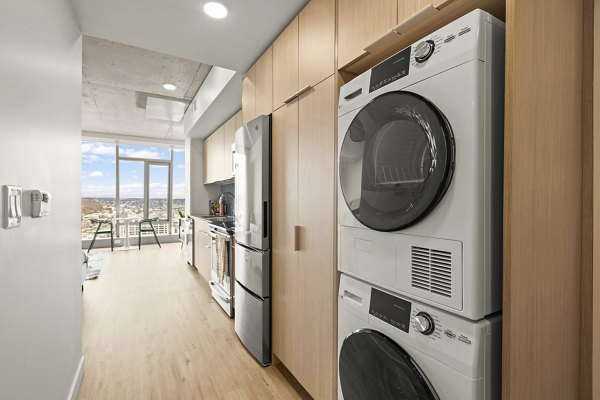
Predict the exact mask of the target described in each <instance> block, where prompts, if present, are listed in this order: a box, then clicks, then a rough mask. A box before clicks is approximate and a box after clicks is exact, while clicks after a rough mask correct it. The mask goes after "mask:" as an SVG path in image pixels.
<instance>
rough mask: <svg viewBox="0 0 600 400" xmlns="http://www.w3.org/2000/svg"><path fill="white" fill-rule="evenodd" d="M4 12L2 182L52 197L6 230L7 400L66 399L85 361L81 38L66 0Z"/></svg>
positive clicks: (2, 366) (0, 267)
mask: <svg viewBox="0 0 600 400" xmlns="http://www.w3.org/2000/svg"><path fill="white" fill-rule="evenodd" d="M0 10H1V11H0V185H4V184H13V185H19V186H22V187H23V189H24V190H31V189H43V190H47V191H49V192H50V193H51V194H52V196H53V197H52V215H51V216H49V217H46V218H39V219H35V220H34V219H32V218H31V217H27V218H24V220H23V224H22V226H20V227H18V228H16V229H10V230H5V229H2V228H0V399H18V400H23V399H32V400H33V399H36V400H37V399H48V400H54V399H57V400H58V399H60V400H64V399H67V398H68V396H69V393H70V390H71V387H72V384H73V382H74V378H75V377H76V376H77V371H78V366H79V365H80V363H81V362H82V352H81V269H80V268H81V267H80V254H81V241H80V232H79V230H80V227H79V223H80V207H81V206H80V196H81V195H80V192H81V189H80V186H81V183H80V179H81V177H80V175H81V160H80V158H81V156H80V153H81V35H80V33H79V28H78V26H77V24H76V22H75V19H74V16H73V13H72V10H71V7H70V5H69V3H68V2H67V1H66V0H0ZM0 203H1V201H0ZM1 206H2V204H0V210H1V209H2V208H1ZM0 214H1V211H0Z"/></svg>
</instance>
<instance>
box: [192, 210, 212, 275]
mask: <svg viewBox="0 0 600 400" xmlns="http://www.w3.org/2000/svg"><path fill="white" fill-rule="evenodd" d="M194 220H195V221H197V219H194ZM210 245H211V242H210V235H209V234H208V233H206V232H203V231H202V230H201V229H199V228H194V266H195V267H196V269H197V270H198V272H199V273H200V275H202V277H203V278H204V279H205V280H206V281H207V282H208V281H210V262H211V259H210V257H211V248H210Z"/></svg>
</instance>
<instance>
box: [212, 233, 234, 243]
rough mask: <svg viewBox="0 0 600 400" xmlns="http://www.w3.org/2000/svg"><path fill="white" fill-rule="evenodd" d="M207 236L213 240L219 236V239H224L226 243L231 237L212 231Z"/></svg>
mask: <svg viewBox="0 0 600 400" xmlns="http://www.w3.org/2000/svg"><path fill="white" fill-rule="evenodd" d="M209 235H210V237H211V238H213V239H216V238H217V237H219V236H221V237H224V238H225V241H227V242H229V241H230V240H231V237H230V236H229V235H223V234H221V233H216V232H213V231H211V232H210V233H209Z"/></svg>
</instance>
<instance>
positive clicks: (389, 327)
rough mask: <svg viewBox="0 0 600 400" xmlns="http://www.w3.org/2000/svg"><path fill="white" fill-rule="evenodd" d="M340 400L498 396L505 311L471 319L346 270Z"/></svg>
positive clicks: (496, 399)
mask: <svg viewBox="0 0 600 400" xmlns="http://www.w3.org/2000/svg"><path fill="white" fill-rule="evenodd" d="M338 312H339V314H338V315H339V324H338V398H339V400H370V399H374V400H375V399H377V400H383V399H390V400H392V399H393V400H500V399H501V390H502V389H501V378H502V377H501V371H502V362H501V357H502V343H501V338H502V336H501V335H502V332H501V331H502V326H501V317H500V316H493V317H491V318H489V319H483V320H481V321H477V322H473V321H470V320H467V319H464V318H461V317H458V316H456V315H454V314H450V313H446V312H443V311H440V310H438V309H436V308H434V307H430V306H427V305H425V304H423V303H419V302H416V301H412V300H409V299H408V298H404V297H400V296H397V295H394V294H392V293H390V292H388V291H386V290H385V289H382V288H377V287H375V286H372V285H370V284H368V283H365V282H362V281H359V280H357V279H354V278H351V277H349V276H348V275H345V274H342V277H341V281H340V290H339V301H338Z"/></svg>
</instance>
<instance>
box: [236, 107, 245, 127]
mask: <svg viewBox="0 0 600 400" xmlns="http://www.w3.org/2000/svg"><path fill="white" fill-rule="evenodd" d="M234 119H235V131H236V132H237V130H238V129H240V128H241V127H242V125H244V119H243V117H242V110H240V111H238V112H237V114H235V116H234Z"/></svg>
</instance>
